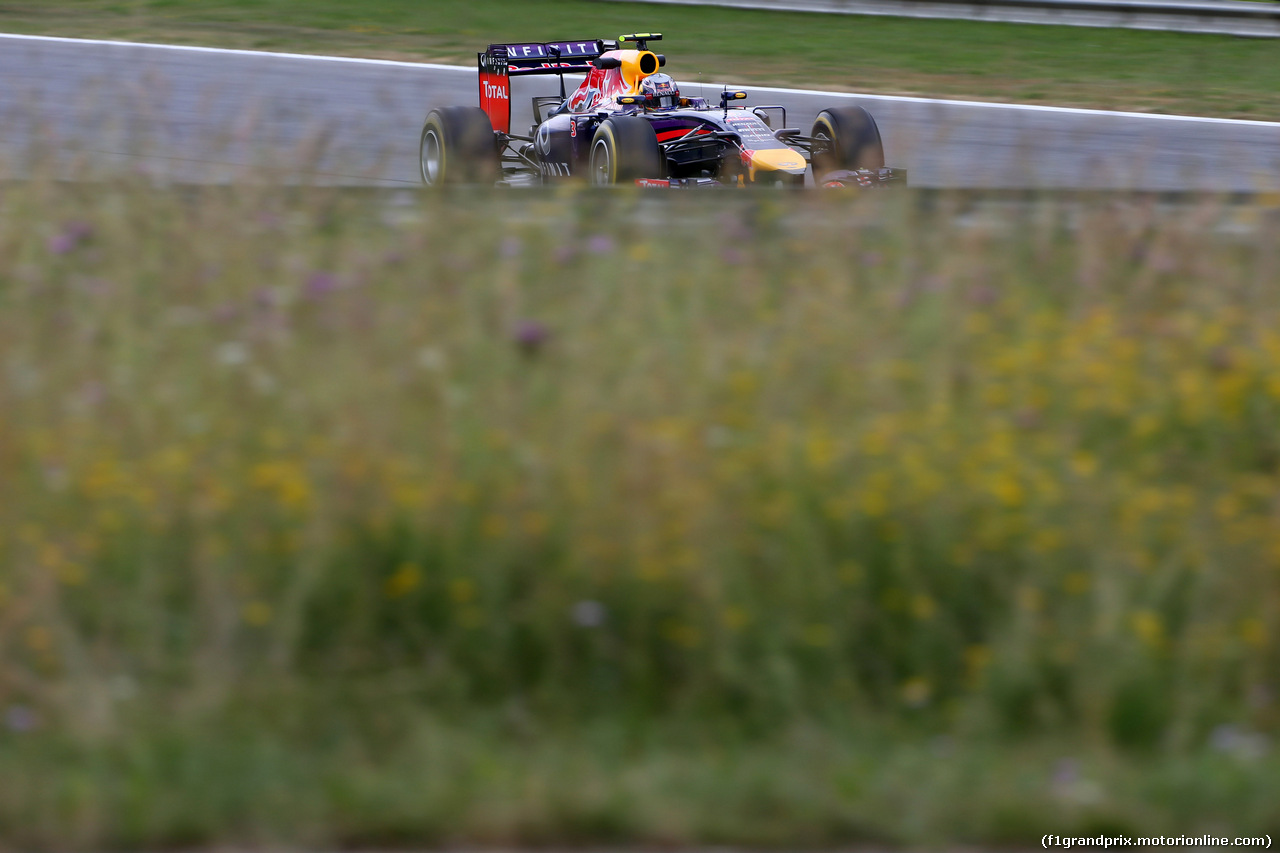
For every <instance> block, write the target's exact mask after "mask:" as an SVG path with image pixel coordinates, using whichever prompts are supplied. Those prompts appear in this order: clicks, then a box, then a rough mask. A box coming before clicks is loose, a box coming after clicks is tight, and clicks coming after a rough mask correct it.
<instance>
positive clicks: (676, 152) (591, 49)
mask: <svg viewBox="0 0 1280 853" xmlns="http://www.w3.org/2000/svg"><path fill="white" fill-rule="evenodd" d="M661 38H662V36H661V35H658V34H656V33H638V34H635V35H626V36H620V37H619V38H618V39H617V40H616V41H615V40H606V39H593V40H590V41H561V42H546V43H542V42H534V43H525V44H495V45H490V46H489V49H488V50H487V51H485V52H484V53H481V54H479V60H480V106H479V107H462V106H455V107H442V108H440V109H435V110H432V111H431V113H430V114H428V115H427V120H426V124H425V125H424V126H423V128H422V137H421V141H420V147H419V152H420V157H421V164H422V180H423V182H424V183H426V184H428V185H430V186H437V185H440V184H451V183H490V182H496V183H501V184H516V183H531V182H533V183H542V182H548V181H554V180H560V179H572V178H577V179H579V180H581V179H583V178H586V179H588V180H589V181H590V182H591V183H593V184H632V183H634V184H638V185H640V186H648V187H694V186H723V185H739V186H740V185H782V186H803V185H804V183H805V175H806V173H807V171H808V169H809V168H810V167H811V166H812V169H813V178H814V183H815V184H817V185H818V186H827V187H843V186H852V187H882V186H889V185H894V184H897V185H902V184H904V183H905V182H906V172H905V170H902V169H888V168H885V165H884V146H883V145H882V143H881V141H880V131H879V129H878V128H877V127H876V123H875V120H874V119H872V117H871V114H870V113H868V112H867V111H866V110H864V109H863V108H862V107H859V106H845V107H833V108H830V109H826V110H823V111H822V112H821V113H819V114H818V117H817V120H816V121H815V122H814V124H813V129H812V130H811V131H810V133H809V135H808V136H804V135H802V134H801V133H800V130H799V128H793V127H787V126H786V123H787V111H786V108H785V107H781V106H758V107H755V108H753V109H748V108H746V107H745V106H741V105H738V104H737V103H736V102H738V101H741V100H743V99H745V98H746V97H747V93H746V92H744V91H741V90H734V89H725V90H724V91H721V92H718V93H717V94H718V95H719V102H718V103H717V104H712V103H710V102H709V101H708V100H707V99H705V98H695V97H686V96H685V95H684V94H682V93H681V92H680V89H679V87H678V86H677V85H676V83H675V81H674V80H672V79H671V78H670V77H669V76H667V75H666V74H664V73H661V72H660V71H659V69H661V68H663V67H664V66H665V65H666V57H664V56H662V55H660V54H657V53H654V52H652V51H650V50H649V45H648V43H649V42H653V41H658V40H660V39H661ZM624 45H625V46H626V47H625V48H624ZM566 72H585V73H586V79H585V80H583V82H582V85H580V86H579V87H578V89H577V91H575V92H574V93H573V94H572V95H566V93H565V83H564V75H565V73H566ZM538 74H555V75H559V77H560V94H559V95H558V96H555V95H542V96H536V97H534V98H533V119H534V123H533V126H532V127H531V128H530V130H529V135H528V136H520V135H518V134H514V133H512V132H511V78H512V77H515V76H519V77H523V76H528V75H538ZM775 118H777V119H779V127H778V128H777V129H774V127H773V120H774V119H775Z"/></svg>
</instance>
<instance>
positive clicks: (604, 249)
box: [587, 234, 614, 255]
mask: <svg viewBox="0 0 1280 853" xmlns="http://www.w3.org/2000/svg"><path fill="white" fill-rule="evenodd" d="M613 247H614V242H613V238H612V237H610V236H609V235H608V234H592V235H591V237H590V238H588V239H587V251H588V252H590V253H591V254H593V255H607V254H609V253H610V252H612V251H613Z"/></svg>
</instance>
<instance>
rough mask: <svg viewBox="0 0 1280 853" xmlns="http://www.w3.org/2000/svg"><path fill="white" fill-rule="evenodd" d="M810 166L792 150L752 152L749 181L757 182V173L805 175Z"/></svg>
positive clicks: (769, 149) (765, 149)
mask: <svg viewBox="0 0 1280 853" xmlns="http://www.w3.org/2000/svg"><path fill="white" fill-rule="evenodd" d="M807 165H808V164H807V163H806V162H805V159H804V157H801V156H800V155H799V154H798V153H797V152H795V151H793V150H792V149H790V148H763V149H760V150H759V151H752V152H751V164H750V166H749V167H748V170H747V171H748V175H747V177H748V180H751V181H755V180H756V173H757V172H786V173H787V174H790V175H803V174H804V170H805V167H806V166H807Z"/></svg>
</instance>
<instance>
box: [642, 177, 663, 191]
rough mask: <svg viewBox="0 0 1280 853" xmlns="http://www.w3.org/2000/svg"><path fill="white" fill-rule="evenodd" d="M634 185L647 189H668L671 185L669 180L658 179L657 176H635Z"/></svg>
mask: <svg viewBox="0 0 1280 853" xmlns="http://www.w3.org/2000/svg"><path fill="white" fill-rule="evenodd" d="M636 186H638V187H645V188H647V189H668V188H669V187H670V186H671V182H670V181H662V180H658V179H657V178H636Z"/></svg>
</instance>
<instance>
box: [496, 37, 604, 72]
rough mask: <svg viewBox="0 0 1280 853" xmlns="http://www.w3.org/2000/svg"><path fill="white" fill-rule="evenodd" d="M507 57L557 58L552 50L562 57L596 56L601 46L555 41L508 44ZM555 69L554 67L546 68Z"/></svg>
mask: <svg viewBox="0 0 1280 853" xmlns="http://www.w3.org/2000/svg"><path fill="white" fill-rule="evenodd" d="M505 47H506V48H507V56H510V57H511V58H513V59H544V58H545V59H550V58H552V57H554V56H555V53H553V52H552V51H551V50H550V48H553V47H554V48H555V49H556V50H558V51H560V57H561V58H562V59H563V58H564V57H566V56H595V55H596V53H597V52H598V48H599V45H598V44H597V43H596V42H595V41H553V42H547V43H546V44H542V43H533V44H508V45H505ZM545 67H547V68H554V67H555V66H554V65H548V66H545Z"/></svg>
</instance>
